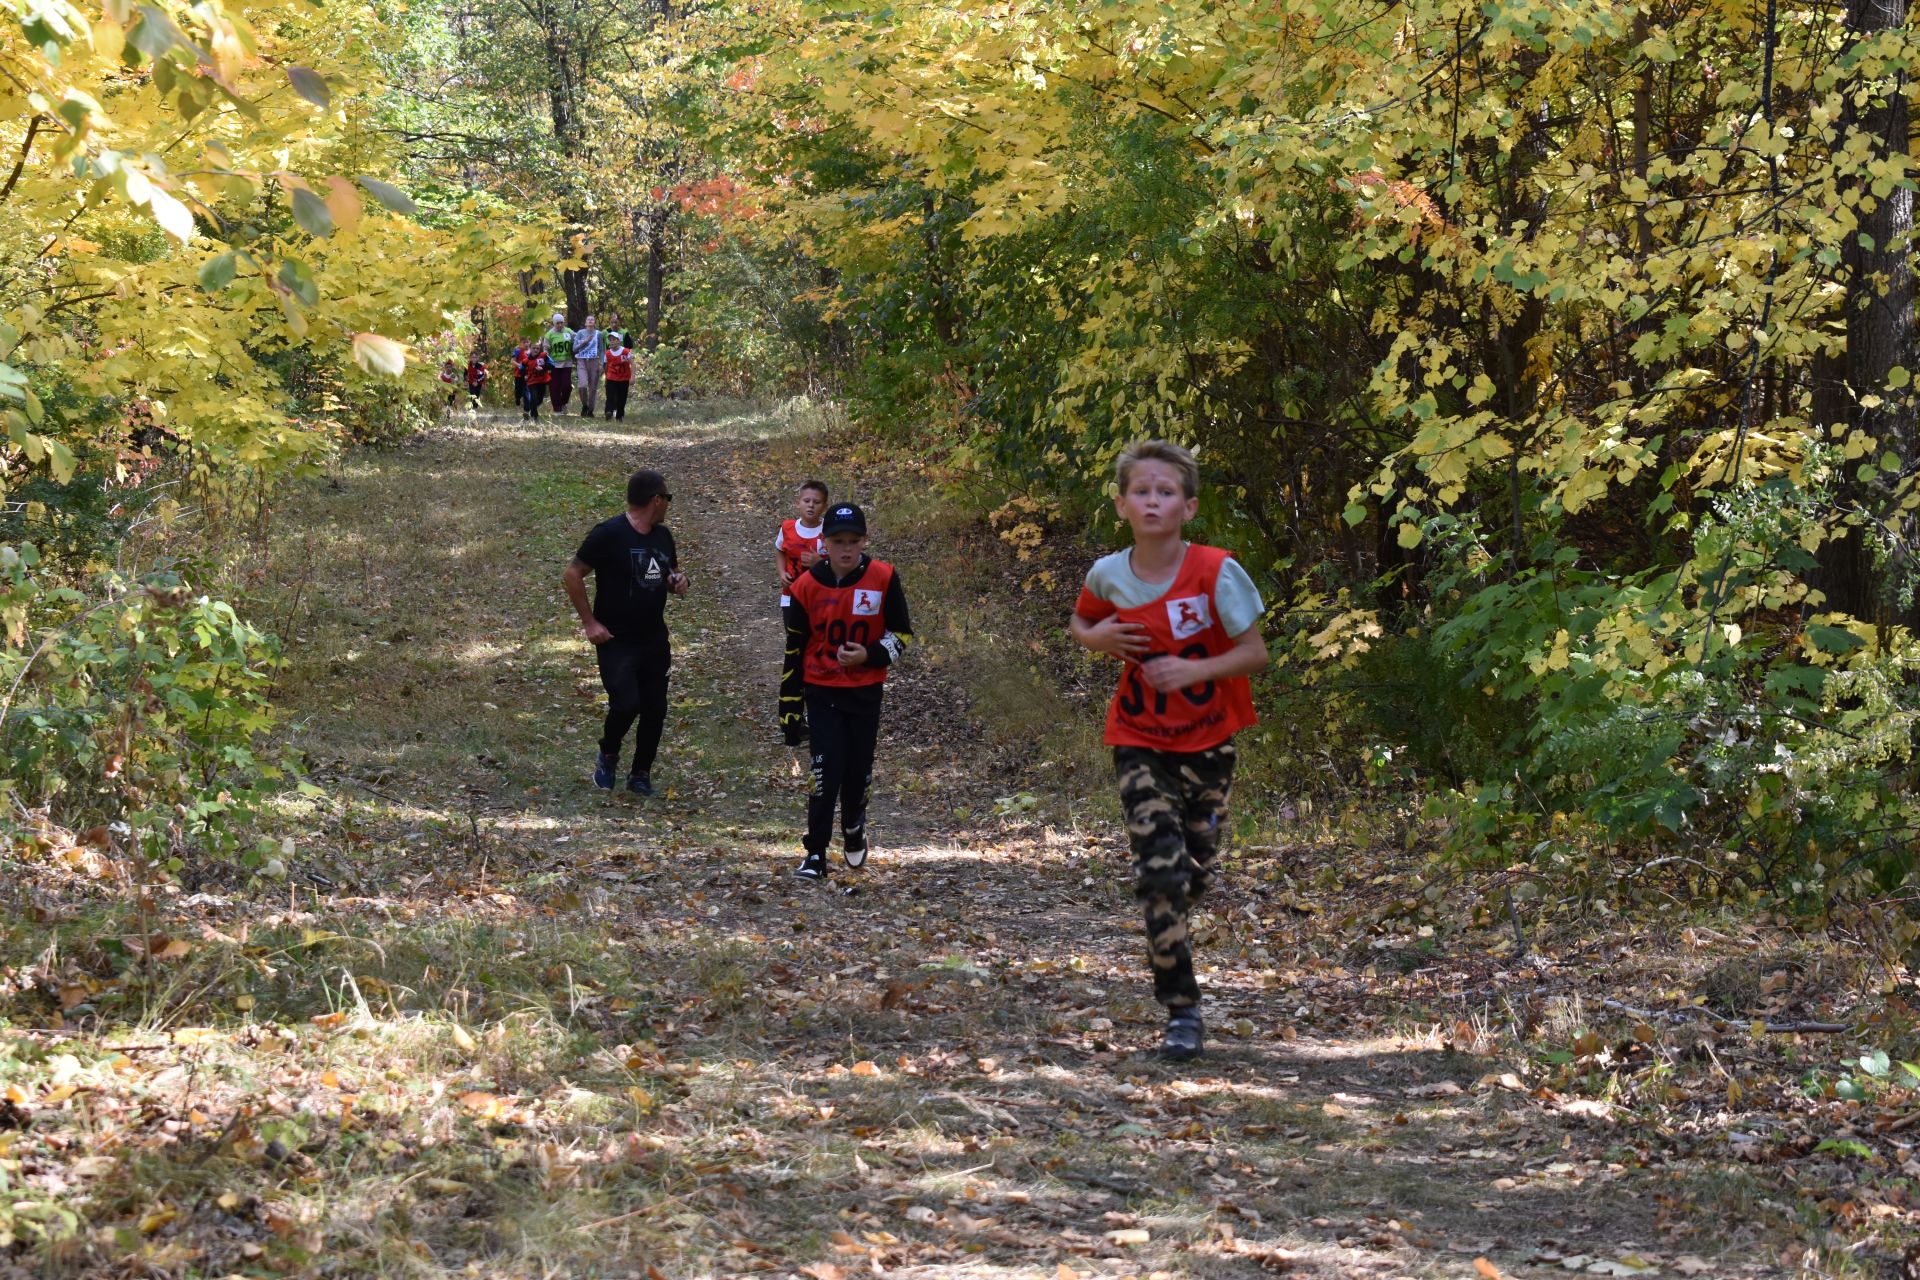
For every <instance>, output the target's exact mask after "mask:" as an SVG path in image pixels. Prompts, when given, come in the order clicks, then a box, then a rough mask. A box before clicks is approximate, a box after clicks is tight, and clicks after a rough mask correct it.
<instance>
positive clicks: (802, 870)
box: [793, 853, 827, 880]
mask: <svg viewBox="0 0 1920 1280" xmlns="http://www.w3.org/2000/svg"><path fill="white" fill-rule="evenodd" d="M793 874H795V875H796V876H799V877H800V878H801V879H802V880H825V879H826V878H827V855H826V854H824V853H810V854H808V855H807V856H806V857H804V858H802V859H801V860H800V865H799V866H797V867H795V868H794V869H793Z"/></svg>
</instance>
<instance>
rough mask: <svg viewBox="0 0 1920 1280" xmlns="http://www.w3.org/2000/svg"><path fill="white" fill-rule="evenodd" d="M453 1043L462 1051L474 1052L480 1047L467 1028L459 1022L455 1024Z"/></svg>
mask: <svg viewBox="0 0 1920 1280" xmlns="http://www.w3.org/2000/svg"><path fill="white" fill-rule="evenodd" d="M453 1043H454V1044H455V1045H457V1046H458V1047H459V1049H460V1052H462V1053H472V1052H473V1051H474V1050H475V1049H477V1048H478V1047H479V1045H478V1044H477V1043H476V1042H475V1041H474V1038H473V1036H472V1035H471V1034H469V1033H468V1031H467V1029H466V1028H465V1027H463V1026H461V1025H460V1024H459V1023H457V1022H456V1023H454V1024H453Z"/></svg>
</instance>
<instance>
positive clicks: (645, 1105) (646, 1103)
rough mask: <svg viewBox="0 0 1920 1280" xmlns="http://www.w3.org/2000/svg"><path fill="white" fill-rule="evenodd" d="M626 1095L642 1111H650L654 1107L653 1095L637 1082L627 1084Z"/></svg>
mask: <svg viewBox="0 0 1920 1280" xmlns="http://www.w3.org/2000/svg"><path fill="white" fill-rule="evenodd" d="M627 1097H628V1098H629V1099H631V1100H632V1102H633V1105H634V1106H636V1107H638V1108H640V1110H642V1111H652V1110H653V1108H654V1101H653V1095H652V1094H650V1093H648V1092H647V1091H646V1090H645V1089H642V1088H641V1087H640V1086H639V1085H637V1084H633V1085H628V1086H627Z"/></svg>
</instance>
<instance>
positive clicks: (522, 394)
mask: <svg viewBox="0 0 1920 1280" xmlns="http://www.w3.org/2000/svg"><path fill="white" fill-rule="evenodd" d="M513 402H514V403H515V404H517V405H519V406H520V412H522V413H525V412H526V411H527V380H526V378H524V377H522V376H521V375H520V374H517V373H516V374H514V375H513Z"/></svg>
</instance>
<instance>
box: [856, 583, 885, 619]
mask: <svg viewBox="0 0 1920 1280" xmlns="http://www.w3.org/2000/svg"><path fill="white" fill-rule="evenodd" d="M853 612H854V616H855V617H861V618H871V617H874V616H876V615H877V614H879V612H880V593H879V592H878V591H868V590H867V589H866V588H865V587H855V588H854V589H853Z"/></svg>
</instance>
